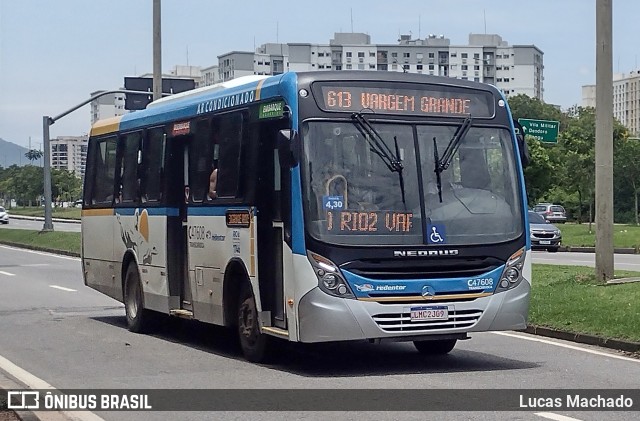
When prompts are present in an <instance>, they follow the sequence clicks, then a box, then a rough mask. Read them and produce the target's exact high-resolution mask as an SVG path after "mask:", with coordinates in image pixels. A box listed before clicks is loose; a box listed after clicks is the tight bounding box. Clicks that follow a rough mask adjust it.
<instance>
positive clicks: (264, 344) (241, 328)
mask: <svg viewBox="0 0 640 421" xmlns="http://www.w3.org/2000/svg"><path fill="white" fill-rule="evenodd" d="M238 337H239V340H240V347H241V348H242V353H243V354H244V357H245V358H246V359H247V360H249V361H251V362H254V363H262V362H267V361H270V360H271V359H272V357H273V338H272V337H270V336H268V335H265V334H264V333H262V332H260V324H259V322H258V309H257V307H256V300H255V299H254V297H253V293H252V292H251V287H250V286H249V284H248V283H245V285H244V286H243V288H242V291H241V292H240V300H239V303H238Z"/></svg>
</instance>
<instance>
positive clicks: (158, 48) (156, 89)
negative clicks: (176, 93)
mask: <svg viewBox="0 0 640 421" xmlns="http://www.w3.org/2000/svg"><path fill="white" fill-rule="evenodd" d="M160 9H161V7H160V0H153V100H154V101H155V100H156V99H160V98H162V31H161V19H160Z"/></svg>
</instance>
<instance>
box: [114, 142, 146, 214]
mask: <svg viewBox="0 0 640 421" xmlns="http://www.w3.org/2000/svg"><path fill="white" fill-rule="evenodd" d="M140 139H141V134H140V133H139V132H138V133H130V134H128V135H126V136H125V137H124V138H123V139H122V143H123V144H122V165H121V168H120V185H121V190H120V196H119V198H118V199H119V202H121V203H138V202H139V201H140V200H139V194H140V178H139V177H138V158H139V157H140V146H141V145H140Z"/></svg>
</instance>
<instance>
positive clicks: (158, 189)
mask: <svg viewBox="0 0 640 421" xmlns="http://www.w3.org/2000/svg"><path fill="white" fill-rule="evenodd" d="M165 145H166V136H165V134H164V131H163V129H152V130H149V132H148V133H147V135H146V136H145V139H144V144H143V148H142V167H143V168H144V169H143V177H142V180H141V182H140V184H141V185H140V191H141V196H142V201H143V202H159V201H161V200H162V185H163V181H164V155H165Z"/></svg>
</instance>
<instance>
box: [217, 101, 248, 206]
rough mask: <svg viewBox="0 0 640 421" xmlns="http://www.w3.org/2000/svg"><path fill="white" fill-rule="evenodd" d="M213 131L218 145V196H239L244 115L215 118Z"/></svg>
mask: <svg viewBox="0 0 640 421" xmlns="http://www.w3.org/2000/svg"><path fill="white" fill-rule="evenodd" d="M213 133H214V139H216V145H217V149H216V150H217V156H216V157H215V158H216V159H214V162H215V163H216V164H217V167H216V169H217V171H216V173H215V177H214V178H215V184H216V186H215V188H216V196H217V197H238V190H239V185H240V182H239V175H240V149H241V147H240V145H241V141H242V115H241V114H238V113H234V114H227V115H224V116H221V117H219V118H216V119H214V120H213ZM209 180H210V181H211V178H210V179H209Z"/></svg>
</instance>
